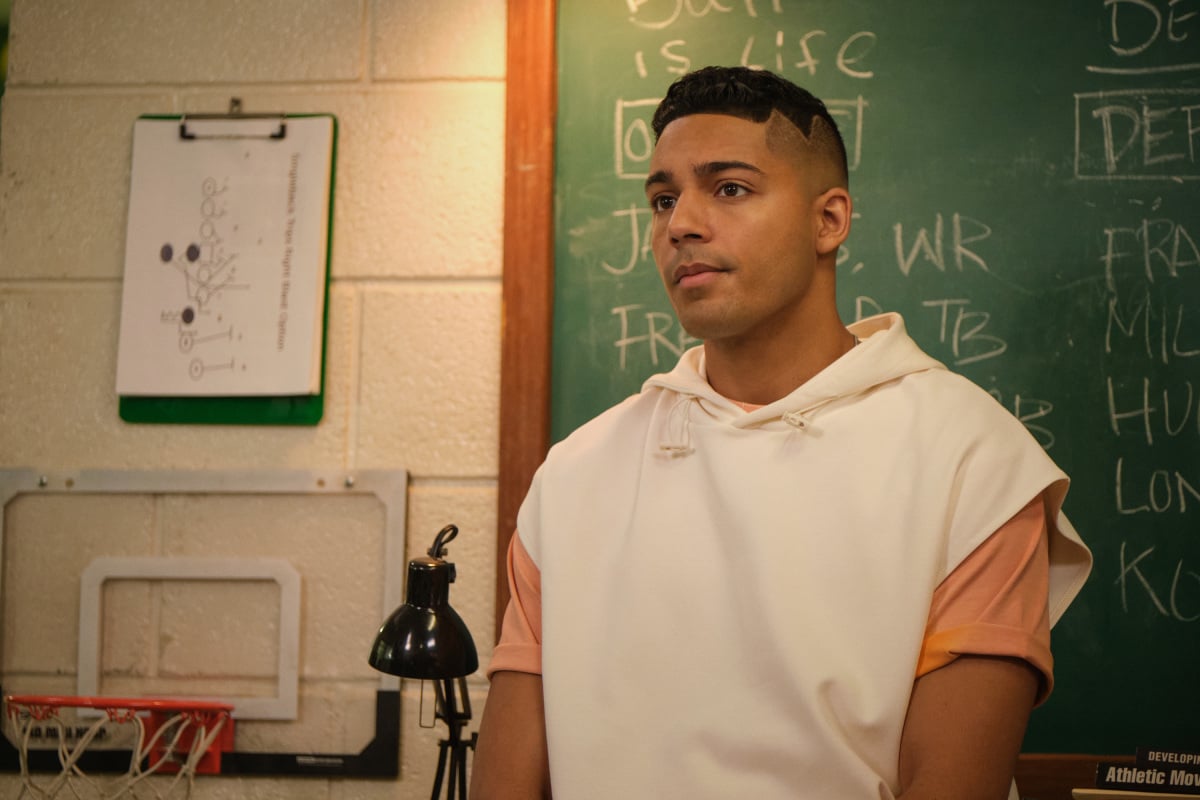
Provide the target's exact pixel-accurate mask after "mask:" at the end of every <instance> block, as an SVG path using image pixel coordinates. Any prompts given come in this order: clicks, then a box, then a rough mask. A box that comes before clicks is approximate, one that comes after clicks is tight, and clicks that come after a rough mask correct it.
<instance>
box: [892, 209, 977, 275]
mask: <svg viewBox="0 0 1200 800" xmlns="http://www.w3.org/2000/svg"><path fill="white" fill-rule="evenodd" d="M892 231H893V232H894V233H895V236H896V261H897V263H898V265H899V267H900V272H902V273H903V274H904V275H908V274H909V273H910V272H911V271H912V268H913V262H915V261H916V259H917V256H918V255H920V256H922V257H923V258H924V260H925V261H927V262H929V263H930V264H932V265H933V266H934V267H936V268H937V270H938V271H939V272H945V271H946V224H945V220H944V219H943V217H942V215H941V214H936V215H934V223H933V232H932V241H931V235H930V230H929V229H928V228H918V229H917V233H916V234H915V235H914V236H913V240H912V243H911V245H910V244H908V243H907V242H906V240H905V237H904V223H902V222H897V223H896V224H895V225H893V226H892ZM991 235H992V229H991V228H990V227H989V226H988V225H987V224H985V223H983V222H980V221H979V220H977V219H972V218H971V217H968V216H965V215H963V214H958V213H955V214H952V215H951V217H950V254H951V257H952V259H953V261H952V262H951V263H952V264H953V266H954V268H955V269H957V270H958V271H959V272H962V271H963V269H964V267H965V266H966V265H968V264H970V265H971V266H974V267H978V268H979V269H981V270H983V271H984V272H987V271H988V266H987V262H986V261H984V260H983V257H982V256H980V255H979V254H978V253H976V252H975V251H973V250H971V249H969V248H968V247H967V245H972V244H975V243H976V242H982V241H983V240H985V239H987V238H988V237H989V236H991Z"/></svg>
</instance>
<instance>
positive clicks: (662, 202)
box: [650, 194, 675, 211]
mask: <svg viewBox="0 0 1200 800" xmlns="http://www.w3.org/2000/svg"><path fill="white" fill-rule="evenodd" d="M674 207H675V198H674V197H671V196H670V195H664V194H660V195H659V196H657V197H655V198H654V199H652V200H651V201H650V208H651V209H653V210H654V211H670V210H671V209H672V208H674Z"/></svg>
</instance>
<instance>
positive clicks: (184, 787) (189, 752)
mask: <svg viewBox="0 0 1200 800" xmlns="http://www.w3.org/2000/svg"><path fill="white" fill-rule="evenodd" d="M10 712H11V713H10V716H12V718H13V719H14V720H15V726H16V733H17V739H18V741H17V748H18V750H19V752H20V763H21V785H22V789H21V794H20V795H19V797H20V798H22V800H23V798H26V797H28V798H34V800H49V799H50V798H56V797H64V798H76V800H85V798H88V799H89V800H90V799H91V798H103V799H104V800H112V799H114V798H121V797H125V798H155V799H156V800H165V798H168V797H189V796H190V795H191V792H192V784H193V781H194V779H195V776H196V767H197V766H198V765H199V764H200V759H202V758H203V757H204V754H205V753H206V752H207V751H208V749H209V747H210V746H211V745H212V744H213V742H214V741H216V739H217V736H218V735H219V734H220V732H221V728H222V727H224V725H225V720H226V717H225V716H224V715H219V716H218V717H217V718H216V721H215V722H212V721H211V720H209V721H207V722H204V721H200V719H199V718H198V717H197V716H196V715H193V714H190V713H187V712H178V713H175V714H173V715H171V716H170V717H169V718H167V719H166V720H165V721H164V722H163V723H162V725H161V726H160V727H159V729H158V730H157V731H155V732H154V735H153V736H151V737H150V739H149V740H147V739H146V726H145V723H144V722H143V721H142V718H141V717H140V716H138V714H137V713H136V712H134V711H132V710H129V709H120V708H109V709H107V713H103V714H101V716H100V717H99V718H98V719H97V720H96V721H95V722H94V723H92V724H91V725H90V726H89V727H87V728H86V729H85V730H83V731H82V733H79V735H78V736H68V731H67V726H66V725H65V724H64V723H63V722H62V720H60V719H59V717H58V710H57V708H53V707H45V706H43V707H39V708H32V709H30V710H26V709H10ZM110 722H119V723H125V724H129V725H132V726H133V728H134V745H133V748H132V750H131V752H130V757H129V769H128V771H127V772H125V773H123V774H120V775H116V776H112V775H108V776H104V777H100V776H95V775H89V774H87V773H85V772H84V771H83V770H82V769H80V768H79V763H78V762H79V759H80V758H81V757H82V756H83V754H84V753H85V752H86V751H87V749H88V745H90V744H91V743H92V741H93V740H94V739H95V738H96V736H97V735H99V734H100V732H101V731H102V730H103V729H104V727H105V726H106V725H107V724H108V723H110ZM38 724H42V725H51V726H54V727H55V728H56V729H57V736H56V737H55V738H57V740H58V761H59V764H60V765H62V772H60V773H58V774H57V775H52V776H47V777H39V778H38V779H35V778H34V777H33V775H32V774H31V773H30V771H29V749H30V748H29V745H30V738H31V734H32V732H33V731H34V729H35V727H36V726H37V725H38ZM189 731H190V732H191V743H190V746H188V747H186V752H183V750H184V748H183V747H181V746H180V745H181V742H186V741H187V737H186V736H185V733H188V732H189ZM76 733H78V731H76ZM164 747H165V753H163V754H159V755H158V756H156V758H152V757H151V756H152V754H153V753H154V751H155V749H156V748H158V749H159V750H162V749H163V748H164ZM143 763H145V764H147V765H148V766H147V767H146V768H145V769H143V768H142V764H143ZM167 765H177V766H178V771H177V772H175V773H174V774H165V773H167V770H166V769H165V768H166V767H167ZM155 773H164V774H160V775H158V776H156V777H154V779H153V780H149V778H151V777H152V776H155Z"/></svg>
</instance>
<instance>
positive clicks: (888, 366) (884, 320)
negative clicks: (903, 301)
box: [642, 313, 946, 455]
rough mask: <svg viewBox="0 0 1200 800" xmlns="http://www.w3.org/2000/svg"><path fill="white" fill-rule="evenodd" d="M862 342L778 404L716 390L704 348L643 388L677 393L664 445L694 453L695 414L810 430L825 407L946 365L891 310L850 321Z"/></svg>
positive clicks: (728, 421) (673, 451)
mask: <svg viewBox="0 0 1200 800" xmlns="http://www.w3.org/2000/svg"><path fill="white" fill-rule="evenodd" d="M848 330H849V331H850V332H851V333H852V334H854V335H855V336H856V337H857V338H858V339H859V344H858V345H856V346H855V347H854V348H853V349H852V350H850V351H849V352H848V353H846V354H845V355H843V356H842V357H841V358H839V359H838V360H837V361H834V362H833V363H832V364H830V365H829V366H827V367H826V368H825V369H823V370H821V372H819V373H817V374H816V375H814V376H813V377H812V378H811V379H810V380H808V381H807V382H805V383H804V384H803V385H801V386H799V387H798V388H796V389H795V390H794V391H793V392H792V393H791V394H788V395H787V396H786V397H782V398H780V399H779V400H776V401H775V402H773V403H770V404H768V405H765V406H763V407H761V408H757V409H755V410H753V411H749V412H747V411H744V410H742V408H740V407H739V406H738V405H737V404H736V403H734V402H733V401H732V400H730V399H728V398H725V397H723V396H721V395H719V394H717V392H715V391H714V390H713V388H712V387H711V386H710V385H709V383H708V378H707V375H706V372H705V363H704V348H703V346H697V347H693V348H691V349H690V350H688V351H687V352H686V353H684V354H683V357H682V358H680V360H679V363H678V364H676V365H675V368H674V369H672V370H671V371H670V372H667V373H662V374H659V375H654V376H652V377H650V378H649V379H647V380H646V382H645V383H644V384H643V385H642V390H643V391H647V390H650V389H663V390H667V391H668V392H672V393H674V394H675V395H676V400H675V402H674V404H673V405H672V406H671V409H670V411H669V413H668V415H667V418H666V420H665V422H664V425H663V430H662V431H661V432H660V448H661V449H662V450H663V451H666V452H669V453H671V454H673V455H686V454H688V453H690V452H691V431H690V429H691V422H692V419H693V416H692V415H693V414H696V413H701V414H704V415H705V416H706V417H708V418H709V419H710V420H712V421H715V422H718V423H721V422H723V423H725V424H728V425H730V426H732V427H735V428H771V427H776V426H787V427H788V428H790V429H792V430H798V431H804V430H806V429H807V428H808V427H809V426H810V425H813V424H816V422H817V420H818V418H819V416H820V412H821V410H822V409H824V408H826V407H829V406H831V405H834V404H836V402H837V401H838V400H842V399H846V398H851V397H854V396H856V395H860V394H862V393H864V392H867V391H869V390H871V389H873V388H874V387H876V386H880V385H882V384H885V383H888V382H889V381H893V380H896V379H897V378H901V377H903V376H905V375H909V374H912V373H915V372H922V371H925V370H932V369H945V368H946V367H945V366H944V365H943V364H942V363H941V362H939V361H937V360H936V359H934V358H931V357H930V356H928V355H926V354H925V352H924V351H922V350H921V349H920V348H919V347H918V346H917V345H916V343H915V342H914V341H913V340H912V339H911V338H910V337H909V336H908V332H907V331H906V330H905V327H904V320H903V319H902V318H901V317H900V315H899V314H895V313H887V314H879V315H877V316H874V317H869V318H867V319H864V320H861V321H859V322H856V323H854V324H853V325H850V326H848Z"/></svg>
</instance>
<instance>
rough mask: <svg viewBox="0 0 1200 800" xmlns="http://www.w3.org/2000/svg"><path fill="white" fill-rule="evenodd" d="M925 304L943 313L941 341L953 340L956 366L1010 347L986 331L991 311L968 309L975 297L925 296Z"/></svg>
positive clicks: (939, 339) (980, 359)
mask: <svg viewBox="0 0 1200 800" xmlns="http://www.w3.org/2000/svg"><path fill="white" fill-rule="evenodd" d="M921 305H922V306H924V307H925V308H931V309H935V310H936V311H938V312H939V313H940V314H941V327H940V328H939V334H938V341H940V342H942V343H946V342H949V343H950V349H951V352H953V353H954V365H955V366H957V367H961V366H964V365H966V364H974V363H975V362H976V361H984V360H986V359H989V358H996V357H997V356H1000V355H1003V354H1004V351H1006V350H1007V349H1008V342H1006V341H1004V340H1003V339H1001V338H1000V337H998V336H993V335H992V334H989V333H984V332H983V330H984V328H986V327H987V326H988V323H989V322H991V320H992V315H991V313H989V312H987V311H973V310H968V308H967V306H969V305H971V301H970V300H968V299H967V298H954V299H949V300H925V301H923V302H922V303H921ZM951 320H953V322H951Z"/></svg>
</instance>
